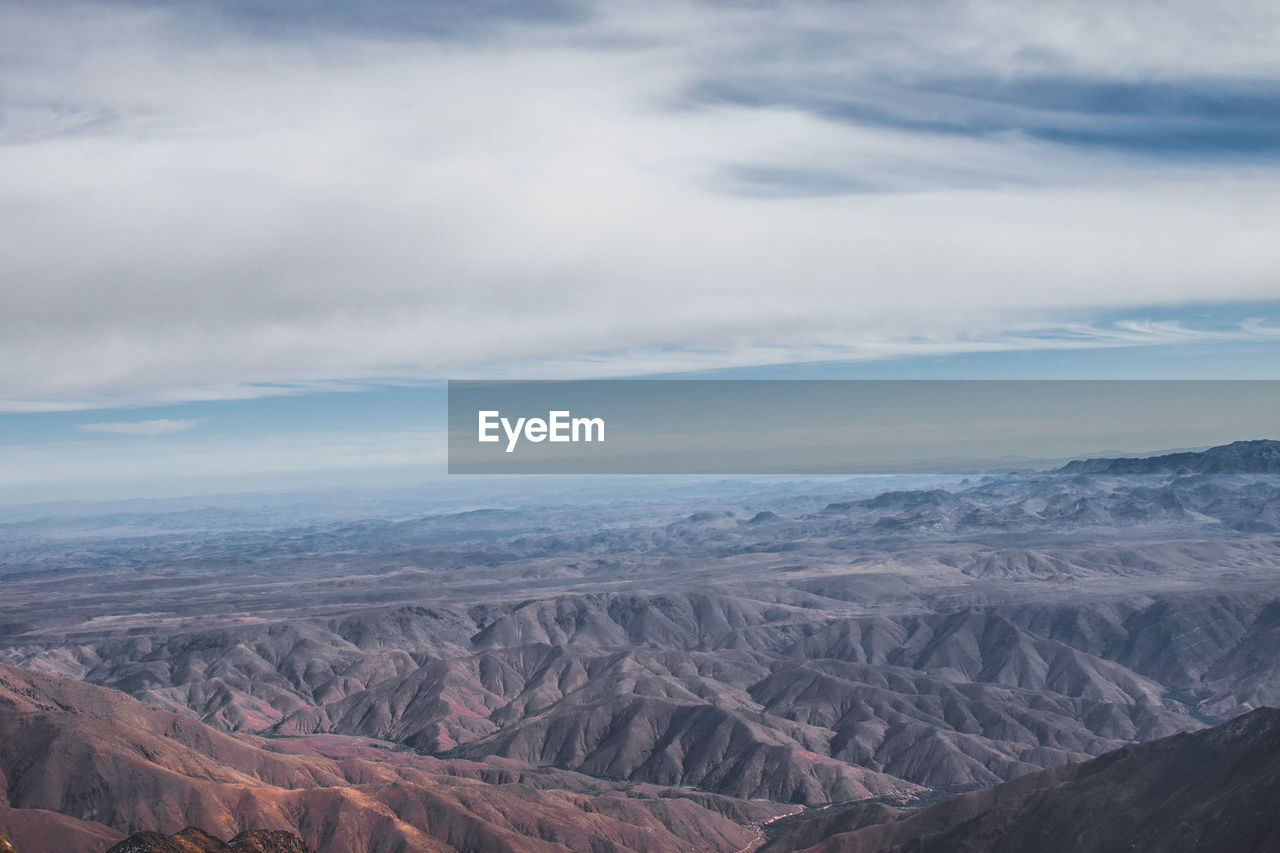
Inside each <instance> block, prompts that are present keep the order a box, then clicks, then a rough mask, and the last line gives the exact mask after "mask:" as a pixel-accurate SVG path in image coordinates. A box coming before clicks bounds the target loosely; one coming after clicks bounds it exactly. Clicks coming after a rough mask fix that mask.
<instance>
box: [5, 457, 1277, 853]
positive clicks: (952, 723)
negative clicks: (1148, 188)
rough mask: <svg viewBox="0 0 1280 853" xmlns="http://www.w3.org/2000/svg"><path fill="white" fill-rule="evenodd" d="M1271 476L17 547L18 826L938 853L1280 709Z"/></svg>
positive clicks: (1006, 485)
mask: <svg viewBox="0 0 1280 853" xmlns="http://www.w3.org/2000/svg"><path fill="white" fill-rule="evenodd" d="M1277 447H1280V445H1277V444H1276V443H1275V442H1237V443H1236V444H1232V445H1226V446H1224V447H1222V448H1213V449H1211V450H1209V451H1204V452H1203V453H1200V454H1192V455H1190V456H1189V457H1188V455H1187V454H1175V456H1176V457H1177V459H1176V460H1174V461H1170V459H1172V458H1173V457H1167V458H1166V457H1153V458H1151V459H1146V460H1103V461H1099V460H1089V461H1087V462H1083V463H1079V464H1078V465H1077V467H1076V468H1073V467H1072V466H1071V465H1068V466H1066V468H1064V469H1062V470H1060V471H1057V472H1048V473H1043V474H1032V475H1029V474H1009V475H1001V476H991V477H984V478H979V479H975V480H961V479H960V478H949V479H948V478H917V479H910V478H899V479H895V480H892V481H889V482H887V483H886V481H885V480H881V479H875V478H871V479H869V480H868V479H855V480H848V481H814V482H796V483H781V484H780V483H777V482H768V483H761V484H752V483H741V482H726V483H710V484H702V485H697V486H687V487H685V486H681V487H679V488H672V489H670V490H669V491H667V492H647V493H645V494H644V496H643V498H641V497H639V496H636V497H632V498H630V499H628V498H626V497H625V496H614V497H612V498H609V499H607V500H604V499H600V498H598V497H593V498H592V499H591V500H590V501H585V502H581V503H565V504H548V505H522V506H508V507H503V508H493V509H476V508H465V509H462V508H460V509H459V510H458V511H456V512H444V513H436V514H427V515H422V514H420V513H416V512H414V511H411V509H409V508H406V509H404V510H403V511H401V510H398V509H396V508H394V507H393V508H391V511H389V512H388V513H387V514H385V515H381V516H376V517H361V518H351V519H347V520H334V519H332V518H331V517H329V516H327V515H326V516H325V517H323V518H317V519H315V520H311V521H307V520H305V519H301V518H299V517H298V516H297V515H296V514H295V515H289V516H287V517H283V520H280V519H278V518H276V517H274V516H273V517H271V518H257V517H256V516H255V515H254V514H253V511H249V510H246V511H245V512H244V513H243V514H237V512H232V511H230V510H226V509H218V510H216V511H215V510H210V511H208V512H207V513H203V512H201V511H200V510H198V509H193V508H192V507H191V506H190V505H189V504H184V505H183V506H182V508H181V509H180V510H175V511H174V512H172V513H168V512H165V511H163V508H159V509H153V508H150V507H146V508H134V509H133V510H132V511H130V512H128V513H123V514H121V513H113V514H110V515H98V516H94V515H88V514H86V515H83V516H75V517H69V516H67V515H66V514H59V515H57V516H50V517H48V518H45V519H42V520H41V519H35V520H31V519H28V520H26V521H24V522H23V523H21V524H18V523H14V524H10V525H4V524H0V580H2V582H3V583H4V588H5V592H6V596H5V601H3V602H0V662H2V664H5V665H2V668H0V744H3V745H4V746H5V749H4V750H3V751H0V775H2V776H3V779H2V781H3V790H4V796H5V799H4V800H3V802H2V803H0V828H3V829H4V830H5V831H7V833H8V834H9V836H10V837H11V839H12V841H13V843H14V845H15V846H16V847H17V849H18V850H19V851H23V853H27V851H30V850H32V849H43V848H42V846H41V845H42V844H47V841H44V842H42V841H41V839H50V838H53V839H58V840H59V842H60V844H61V845H62V846H61V847H59V848H58V849H60V850H61V849H65V850H67V851H71V853H79V851H83V853H90V851H92V853H101V852H102V851H104V850H106V849H107V848H108V847H109V846H111V845H112V844H116V843H119V842H121V841H122V840H124V839H125V838H126V837H127V836H130V835H133V834H136V833H139V832H154V833H159V834H160V836H163V837H165V838H169V839H172V837H173V836H174V835H176V834H178V833H180V832H181V831H182V830H183V829H184V828H186V827H188V826H193V827H197V828H198V829H199V830H201V831H202V832H205V833H209V834H210V836H211V837H212V838H215V839H217V838H232V839H233V840H234V839H235V838H236V837H238V836H240V835H241V834H242V833H243V832H245V831H287V832H291V833H296V834H297V835H298V836H299V837H300V838H301V839H302V840H303V842H305V843H306V844H307V845H308V846H310V847H311V848H312V849H314V850H316V851H317V853H337V852H338V851H343V852H344V853H349V851H351V850H366V849H367V850H377V851H384V850H385V851H397V850H405V851H413V850H489V849H495V850H502V849H509V850H591V851H595V850H619V851H625V850H655V851H657V850H707V851H713V850H714V851H720V850H723V851H732V852H733V853H737V851H740V850H743V849H745V848H747V847H749V846H751V845H758V844H759V843H762V841H763V839H764V838H765V837H766V836H767V837H768V838H769V839H771V840H770V841H769V843H770V844H774V845H775V846H776V845H779V844H783V843H784V838H785V836H783V835H781V834H779V833H780V832H781V831H782V830H783V829H785V828H786V827H789V826H793V825H794V826H799V825H801V822H802V821H809V820H810V819H812V821H813V822H812V823H806V824H805V825H806V826H807V827H808V829H806V830H805V832H806V833H807V834H806V835H805V836H804V838H805V839H809V840H811V843H810V846H812V844H816V843H818V842H819V841H821V840H822V838H823V837H825V836H821V834H820V833H818V831H817V829H815V827H818V826H826V827H827V828H828V829H831V830H832V831H831V832H829V833H828V834H829V835H832V836H833V837H834V836H836V835H842V834H843V835H847V834H848V832H851V831H854V830H855V829H858V828H859V827H862V825H863V824H862V823H861V822H862V821H868V820H871V818H872V817H876V816H877V815H878V816H879V817H877V818H876V819H877V821H878V823H876V824H875V825H877V826H885V827H887V826H892V827H894V828H893V829H892V832H890V830H889V829H883V828H882V829H878V830H875V832H876V833H882V834H883V837H884V838H886V839H898V840H896V841H893V843H894V844H899V845H907V846H905V847H904V848H903V849H917V848H916V847H910V845H917V846H918V845H919V844H922V843H924V841H922V840H921V839H923V838H924V837H925V836H924V835H921V836H919V837H916V836H912V837H911V838H906V837H905V836H903V837H901V838H900V837H899V835H897V834H895V833H900V832H906V831H907V830H906V829H901V828H899V825H901V827H908V826H918V825H920V824H913V823H911V821H912V820H915V817H914V816H915V815H923V814H926V813H932V814H934V815H937V814H941V812H931V811H930V808H938V806H933V807H930V808H925V809H923V810H922V808H921V807H922V806H925V805H927V804H929V803H933V802H936V801H938V800H939V799H941V798H943V797H947V796H950V795H956V794H959V795H961V797H965V796H972V797H978V799H970V800H963V799H961V800H958V802H964V803H970V804H972V803H981V802H984V801H982V800H981V798H980V795H981V794H982V792H984V791H1000V790H1004V791H1009V790H1021V789H1002V788H1000V787H999V786H1001V785H1002V784H1010V783H1011V784H1014V785H1017V784H1020V783H1023V780H1027V779H1042V780H1043V779H1051V778H1058V777H1054V776H1052V774H1053V773H1058V772H1066V771H1065V770H1063V768H1067V767H1075V766H1087V762H1088V761H1089V760H1090V759H1093V758H1096V757H1099V756H1104V755H1110V754H1115V753H1116V751H1117V750H1125V749H1129V748H1132V744H1134V743H1142V742H1163V741H1162V740H1161V739H1164V738H1168V737H1170V736H1173V735H1175V734H1178V733H1181V732H1193V731H1196V730H1199V729H1203V728H1205V727H1206V726H1214V725H1218V724H1220V723H1222V722H1224V721H1226V720H1228V719H1231V718H1234V717H1237V716H1239V715H1241V714H1247V713H1248V712H1250V711H1253V710H1255V709H1260V708H1264V707H1267V706H1274V705H1280V581H1278V579H1277V577H1276V574H1275V566H1276V565H1278V564H1280V481H1277V479H1276V478H1275V477H1274V476H1273V475H1272V473H1271V469H1270V467H1269V466H1270V465H1272V464H1273V460H1274V458H1275V453H1276V448H1277ZM1073 465H1076V463H1073ZM1226 466H1234V467H1232V468H1231V469H1230V470H1226ZM1086 467H1087V468H1088V469H1089V470H1083V468H1086ZM886 484H887V485H891V486H892V488H888V489H886V488H884V486H885V485H886ZM144 509H145V511H143V510H144ZM1246 719H1252V717H1247V718H1246ZM1081 762H1086V764H1085V765H1081ZM1045 774H1050V775H1048V776H1046V775H1045ZM1062 778H1063V779H1065V777H1062ZM1073 778H1074V777H1073ZM1026 784H1030V783H1026ZM1037 784H1038V783H1037ZM1046 784H1048V783H1046ZM1054 784H1056V783H1054ZM1064 784H1066V783H1064ZM1070 784H1075V782H1074V781H1071V782H1070ZM993 786H996V787H993ZM1068 787H1069V785H1068ZM966 792H972V793H966ZM1000 796H1001V797H1004V796H1005V794H1001V795H1000ZM1196 796H1198V797H1199V796H1201V794H1196ZM847 803H856V804H858V805H855V806H852V807H849V808H845V807H844V806H842V805H841V804H847ZM965 808H966V809H968V808H974V809H976V808H977V807H976V806H965ZM985 808H986V806H983V809H985ZM873 813H874V814H873ZM974 813H975V814H976V812H974ZM837 815H840V817H838V818H837V817H836V816H837ZM1006 817H1007V816H1006ZM779 818H781V820H777V819H779ZM881 818H883V819H881ZM993 819H994V818H993ZM1001 819H1002V820H1003V819H1004V818H1003V817H1002V818H1001ZM775 820H776V821H777V822H776V823H771V821H775ZM930 820H934V819H933V818H931V819H930ZM824 821H825V823H824ZM855 824H856V826H855ZM866 825H867V826H868V827H870V826H872V824H871V823H868V824H866ZM930 825H931V826H934V825H935V824H932V823H931V824H930ZM936 825H937V826H939V827H942V823H937V824H936ZM851 828H852V829H851ZM837 829H838V830H840V831H839V832H836V831H835V830H837ZM943 829H946V831H947V832H950V831H952V830H951V828H947V827H943ZM938 831H939V832H941V831H942V829H939V830H938ZM1001 831H1002V832H1004V831H1006V829H1003V828H1002V829H1001ZM1007 831H1008V832H1010V833H1011V835H1010V837H1019V836H1017V835H1016V833H1014V831H1013V829H1008V830H1007ZM931 832H932V830H931ZM884 833H887V834H884ZM873 834H875V833H872V832H871V831H870V830H868V832H867V833H866V834H864V836H862V837H864V838H866V837H871V835H873ZM820 836H821V837H820ZM876 837H881V836H876ZM957 838H959V836H957ZM151 840H152V841H154V842H155V843H161V842H159V841H156V838H152V839H151ZM210 843H212V842H210ZM218 843H221V842H218ZM833 843H834V842H833ZM840 843H844V842H843V841H842V842H840ZM858 843H863V842H861V841H860V842H858ZM886 843H888V842H886ZM956 843H957V844H960V843H961V841H957V842H956ZM963 843H969V842H967V841H966V842H963ZM1108 843H1110V842H1108ZM778 849H781V848H778ZM832 849H842V848H832ZM850 849H863V848H860V847H857V848H850ZM866 849H877V848H866ZM919 849H934V848H919ZM956 849H970V848H964V847H957V848H956ZM972 849H982V848H979V847H975V848H972ZM1024 849H1034V848H1024Z"/></svg>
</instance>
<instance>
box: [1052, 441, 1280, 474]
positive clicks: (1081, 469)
mask: <svg viewBox="0 0 1280 853" xmlns="http://www.w3.org/2000/svg"><path fill="white" fill-rule="evenodd" d="M1054 473H1058V474H1160V475H1169V474H1280V441H1273V440H1271V439H1255V440H1253V441H1233V442H1231V443H1230V444H1223V445H1220V446H1218V447H1210V448H1209V449H1208V450H1199V451H1188V452H1185V453H1167V454H1165V455H1163V456H1146V457H1128V458H1119V459H1078V460H1076V461H1074V462H1068V463H1067V464H1066V465H1063V466H1062V467H1061V468H1059V469H1058V470H1057V471H1056V472H1054Z"/></svg>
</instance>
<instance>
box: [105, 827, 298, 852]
mask: <svg viewBox="0 0 1280 853" xmlns="http://www.w3.org/2000/svg"><path fill="white" fill-rule="evenodd" d="M107 853H311V848H310V847H308V846H307V845H306V844H304V843H303V842H302V839H301V838H299V837H298V836H296V835H294V834H293V833H291V832H281V831H279V830H277V831H271V830H262V829H251V830H247V831H245V832H242V833H240V834H239V835H237V836H236V837H235V838H233V839H231V840H230V841H229V842H226V843H223V842H222V841H221V840H219V839H217V838H214V837H213V836H212V835H209V834H208V833H207V832H204V831H203V830H200V829H197V828H195V827H191V826H189V827H187V828H186V829H184V830H182V831H181V832H179V833H177V834H176V835H162V834H160V833H159V832H138V833H135V834H133V835H131V836H129V837H128V838H126V839H125V840H124V841H121V842H120V843H119V844H115V845H113V846H112V847H111V849H109V850H108V851H107Z"/></svg>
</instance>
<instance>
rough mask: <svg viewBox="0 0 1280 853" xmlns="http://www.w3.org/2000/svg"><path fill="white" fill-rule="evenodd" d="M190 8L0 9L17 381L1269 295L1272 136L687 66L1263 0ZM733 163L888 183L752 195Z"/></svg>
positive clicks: (437, 367)
mask: <svg viewBox="0 0 1280 853" xmlns="http://www.w3.org/2000/svg"><path fill="white" fill-rule="evenodd" d="M182 8H187V7H182ZM179 14H180V13H178V12H173V11H164V10H163V9H144V8H140V7H135V6H120V7H116V6H110V5H85V6H68V5H64V4H56V5H51V6H44V7H34V6H31V7H27V6H10V7H3V8H0V15H2V16H3V18H2V19H0V34H2V35H0V53H2V54H3V55H4V56H6V57H7V58H6V60H5V66H4V70H5V74H4V76H3V79H4V83H3V85H2V87H0V105H2V106H3V108H4V110H5V115H6V119H5V121H4V122H3V124H0V137H2V138H3V139H4V140H5V141H6V144H3V146H2V147H0V166H3V168H0V176H2V177H0V265H2V267H3V268H4V269H5V271H6V272H5V283H4V285H3V286H0V405H3V406H5V407H7V408H24V409H41V408H64V407H68V406H71V407H74V406H77V405H90V404H92V405H103V404H112V403H120V402H129V403H136V402H146V401H172V400H184V399H198V398H209V397H228V396H248V395H253V394H260V393H274V390H273V389H271V388H265V387H263V385H262V384H260V383H302V384H304V385H305V384H310V383H329V382H335V381H337V382H342V381H358V380H361V379H364V378H369V377H399V378H438V377H443V376H450V375H453V376H463V375H469V374H474V373H477V372H490V373H492V372H504V371H505V372H521V373H524V374H526V375H527V374H528V373H531V372H532V373H539V372H541V371H543V370H545V371H547V373H550V372H551V371H553V370H554V371H559V372H560V373H561V374H562V375H563V374H573V373H582V372H584V371H585V372H591V373H596V374H605V375H608V374H616V373H627V372H635V369H636V365H637V364H640V363H642V362H643V363H645V364H651V365H653V366H655V367H658V368H659V369H663V367H662V366H663V365H666V366H667V367H671V366H675V365H681V364H686V363H690V362H712V363H715V364H717V365H724V364H752V363H762V362H768V361H778V360H783V361H785V360H788V359H795V360H802V359H804V358H807V357H808V355H809V354H810V353H811V352H812V351H815V350H816V351H820V352H824V353H827V354H828V357H833V358H836V357H876V356H877V355H885V354H901V353H903V352H907V351H921V352H925V351H928V352H933V351H955V350H963V349H968V348H973V347H975V346H978V347H981V346H984V345H986V344H984V343H983V342H990V341H1004V342H1006V343H1008V342H1009V341H1011V340H1012V338H1011V337H1010V335H1009V330H1010V329H1013V328H1031V327H1037V326H1038V327H1060V326H1061V325H1062V324H1064V323H1069V322H1077V321H1081V320H1082V319H1083V318H1086V317H1087V316H1088V314H1089V313H1090V312H1094V311H1114V310H1116V309H1121V308H1126V307H1129V306H1138V305H1149V304H1157V303H1158V304H1176V303H1182V302H1189V301H1197V300H1207V299H1217V300H1267V299H1276V298H1280V281H1278V280H1277V278H1276V276H1275V273H1274V271H1275V270H1276V269H1280V244H1278V243H1277V241H1275V240H1274V239H1273V237H1274V233H1275V230H1276V227H1277V223H1280V173H1277V171H1276V170H1274V169H1271V168H1264V167H1262V166H1257V165H1248V164H1247V163H1242V162H1236V163H1202V162H1196V161H1190V162H1182V161H1173V162H1171V161H1167V160H1159V159H1156V160H1143V159H1141V158H1135V157H1134V156H1133V155H1132V154H1131V153H1126V152H1116V151H1106V150H1102V151H1092V150H1083V149H1072V148H1069V147H1063V146H1055V145H1052V144H1049V143H1046V142H1043V141H1037V140H1035V139H1033V138H1030V137H1028V136H1027V135H1026V134H1020V133H1018V132H1009V133H1002V134H994V135H966V134H956V133H933V132H928V131H927V130H919V129H904V128H901V127H892V126H886V125H883V124H875V123H859V122H851V121H834V120H831V119H830V118H829V117H824V116H823V115H821V114H820V113H819V112H815V111H812V110H805V109H799V108H797V107H796V106H795V105H794V104H792V105H787V104H779V105H775V106H767V105H766V106H750V105H745V104H737V105H735V104H711V103H697V102H688V101H687V100H686V95H687V93H688V91H689V89H690V87H691V86H692V85H694V84H695V83H697V82H698V81H700V80H705V79H707V78H715V77H717V76H723V75H732V74H736V73H739V72H741V71H742V70H743V69H747V70H750V71H751V72H752V73H758V74H765V75H771V77H770V79H774V80H778V81H782V82H781V83H779V85H783V86H790V87H794V86H795V85H798V84H797V83H796V81H804V80H809V79H814V80H826V81H836V83H837V84H839V85H846V84H848V83H849V81H853V82H854V83H859V84H861V83H866V84H867V85H873V84H874V85H879V82H882V81H884V80H886V79H888V80H893V81H903V80H907V81H909V80H912V79H916V78H928V77H930V76H932V75H937V74H942V73H945V74H948V75H951V76H953V77H955V78H957V79H960V78H965V77H966V76H967V77H973V76H982V75H987V76H995V77H1002V78H1009V79H1017V78H1019V77H1020V76H1023V75H1027V74H1049V73H1052V74H1055V75H1068V76H1070V75H1075V76H1078V77H1082V78H1094V77H1106V76H1108V75H1113V76H1114V75H1129V76H1130V77H1134V78H1141V79H1148V78H1154V79H1166V78H1168V79H1173V78H1176V77H1178V76H1180V75H1181V76H1184V77H1185V76H1186V75H1189V74H1197V75H1207V76H1208V77H1211V78H1212V79H1215V80H1217V79H1222V80H1229V79H1232V78H1238V77H1242V76H1250V75H1254V76H1258V75H1262V76H1266V75H1270V76H1271V77H1272V78H1273V79H1274V77H1275V75H1276V73H1277V71H1280V67H1278V66H1280V57H1278V56H1277V54H1276V53H1275V51H1274V44H1275V38H1276V36H1277V22H1278V21H1280V12H1278V11H1277V7H1275V6H1274V4H1247V3H1246V4H1239V5H1235V6H1233V8H1232V10H1229V11H1226V12H1223V11H1219V12H1216V13H1215V14H1214V16H1213V18H1212V20H1209V21H1207V20H1206V16H1207V13H1206V12H1205V10H1204V7H1203V4H1198V3H1175V4H1162V5H1161V6H1159V7H1156V6H1152V5H1151V4H1146V3H1106V4H1100V3H1099V4H1093V3H1068V4H1063V5H1061V6H1058V5H1055V6H1054V9H1053V11H1052V13H1050V11H1049V10H1046V9H1040V8H1038V7H1037V8H1036V9H1031V8H1030V7H1022V6H1018V5H1017V4H1007V3H995V2H991V3H936V4H935V3H926V4H900V3H884V4H881V3H869V4H838V5H827V4H821V3H813V4H783V5H780V6H778V7H776V8H726V7H725V6H724V5H723V4H713V5H712V6H699V5H696V4H673V5H671V6H669V7H664V8H662V9H660V10H655V9H654V7H652V6H650V5H644V6H643V7H641V6H639V5H633V4H627V3H619V4H607V5H605V6H602V7H601V11H600V14H601V16H600V17H599V18H597V19H594V20H592V21H590V22H587V23H582V24H573V25H568V26H564V27H559V28H535V29H527V30H526V29H519V28H517V29H506V30H503V31H502V32H501V33H500V34H498V35H494V36H492V37H488V38H483V39H471V40H458V41H416V40H388V41H378V40H375V39H371V38H368V37H365V36H358V37H357V36H354V35H343V34H342V33H341V32H330V33H328V34H326V35H323V36H311V37H308V38H305V39H303V38H284V39H278V38H274V37H264V36H262V35H261V34H247V33H245V32H244V31H243V30H242V29H239V28H237V27H236V26H234V25H231V24H227V25H225V26H224V27H222V28H217V27H208V28H205V29H203V30H200V31H198V32H197V31H195V30H194V29H193V28H192V26H191V25H190V23H189V21H187V20H185V19H183V18H181V17H180V16H179ZM606 46H607V47H606ZM815 46H816V47H815ZM741 164H760V165H764V166H770V167H777V166H787V167H795V166H800V167H803V168H805V169H810V170H816V171H818V172H823V171H826V172H832V173H839V174H842V175H851V176H855V177H861V178H865V179H866V182H867V183H868V184H871V185H875V186H876V187H878V188H879V190H878V191H877V192H874V193H862V194H849V195H834V196H826V197H813V198H787V197H767V198H766V197H751V196H749V195H748V196H743V195H741V194H737V193H735V192H732V191H731V190H732V187H730V186H726V184H725V174H726V169H727V168H729V169H731V167H733V166H737V165H741ZM1101 337H1104V338H1105V337H1106V335H1102V336H1101ZM1159 337H1160V336H1159V335H1156V334H1150V333H1147V334H1146V338H1147V339H1151V340H1154V339H1157V338H1159ZM1103 343H1105V341H1103ZM913 348H914V350H913ZM544 375H545V374H544Z"/></svg>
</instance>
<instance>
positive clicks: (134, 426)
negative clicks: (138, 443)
mask: <svg viewBox="0 0 1280 853" xmlns="http://www.w3.org/2000/svg"><path fill="white" fill-rule="evenodd" d="M199 423H200V421H199V420H196V419H186V420H181V419H170V418H152V419H150V420H145V421H102V422H100V423H93V424H81V425H80V429H82V430H85V431H86V432H107V433H112V434H114V435H142V436H147V437H154V436H157V435H169V434H171V433H175V432H186V431H187V430H190V429H195V428H196V426H197V425H198V424H199Z"/></svg>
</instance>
